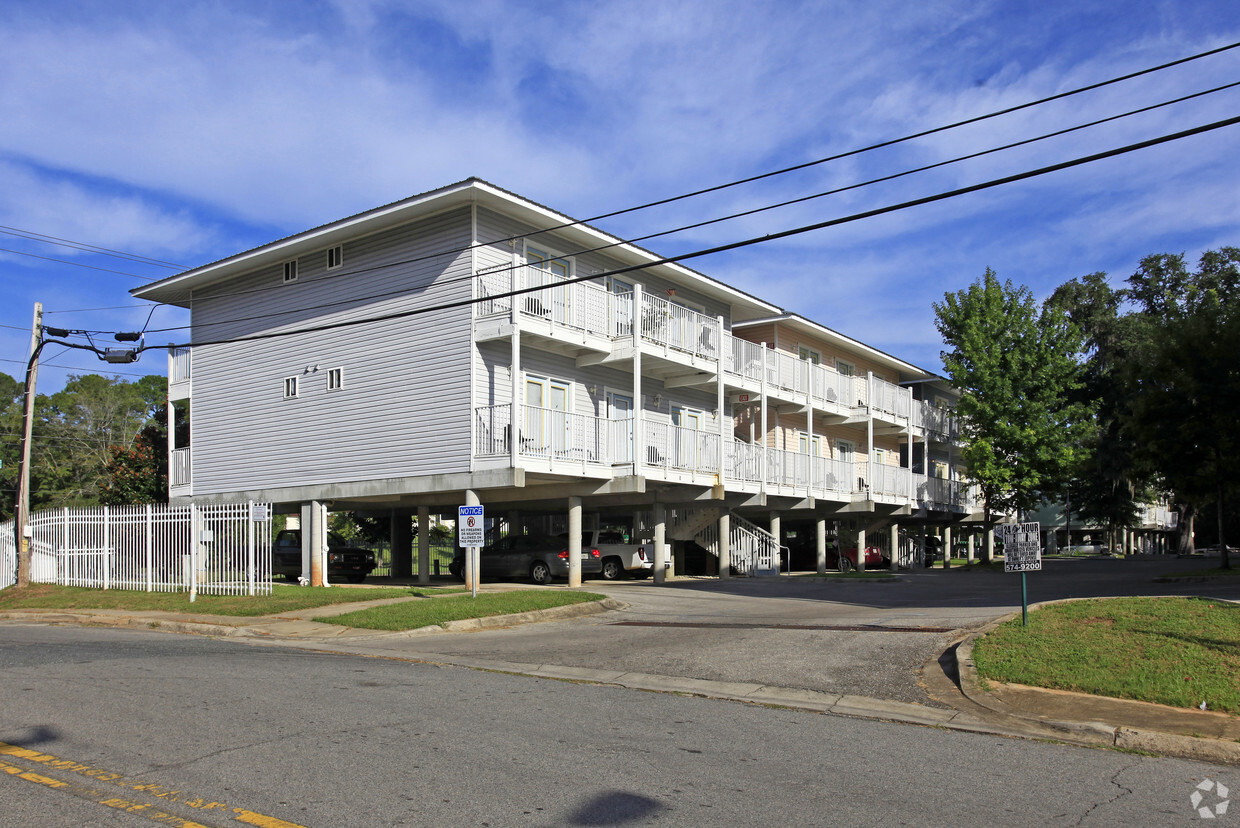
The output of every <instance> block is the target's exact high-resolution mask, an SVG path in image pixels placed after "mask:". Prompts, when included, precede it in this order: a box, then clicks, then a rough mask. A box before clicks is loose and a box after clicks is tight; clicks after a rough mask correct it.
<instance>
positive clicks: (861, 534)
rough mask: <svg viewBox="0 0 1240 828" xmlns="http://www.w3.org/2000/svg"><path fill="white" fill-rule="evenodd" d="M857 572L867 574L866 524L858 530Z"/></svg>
mask: <svg viewBox="0 0 1240 828" xmlns="http://www.w3.org/2000/svg"><path fill="white" fill-rule="evenodd" d="M871 422H873V421H871ZM863 519H864V518H863ZM857 571H858V572H865V524H861V528H860V529H858V530H857Z"/></svg>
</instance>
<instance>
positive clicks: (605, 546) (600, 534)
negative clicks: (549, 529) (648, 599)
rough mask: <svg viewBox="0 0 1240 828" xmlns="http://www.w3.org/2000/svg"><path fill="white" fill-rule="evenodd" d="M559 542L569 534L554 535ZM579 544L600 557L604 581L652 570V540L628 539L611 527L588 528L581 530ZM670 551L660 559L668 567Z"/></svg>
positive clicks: (646, 574)
mask: <svg viewBox="0 0 1240 828" xmlns="http://www.w3.org/2000/svg"><path fill="white" fill-rule="evenodd" d="M556 537H557V538H559V539H560V541H561V542H562V543H565V544H567V543H568V534H567V533H564V534H562V535H557V536H556ZM581 548H582V549H583V550H584V549H597V550H598V552H599V558H600V559H601V567H602V568H601V569H600V570H599V575H601V576H602V578H603V580H605V581H615V580H619V579H620V578H623V577H624V576H625V575H626V574H628V575H629V576H631V577H633V578H649V577H650V576H651V574H653V573H654V542H653V541H642V542H641V543H628V542H626V541H625V536H624V533H623V532H618V531H616V530H612V529H587V530H585V531H584V532H582V533H581ZM671 566H672V558H671V554H670V552H669V554H668V556H667V560H666V561H664V562H663V568H664V569H670V568H671Z"/></svg>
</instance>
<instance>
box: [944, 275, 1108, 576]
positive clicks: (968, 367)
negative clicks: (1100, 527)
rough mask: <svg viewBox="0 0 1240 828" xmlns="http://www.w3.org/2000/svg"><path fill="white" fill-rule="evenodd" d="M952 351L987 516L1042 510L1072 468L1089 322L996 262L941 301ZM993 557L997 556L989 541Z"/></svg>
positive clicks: (950, 362)
mask: <svg viewBox="0 0 1240 828" xmlns="http://www.w3.org/2000/svg"><path fill="white" fill-rule="evenodd" d="M934 310H935V316H936V325H937V327H938V329H939V333H940V334H942V336H943V341H944V343H945V344H946V345H947V346H948V348H949V349H950V350H946V351H944V352H943V354H942V356H943V364H944V367H945V369H946V372H947V376H948V377H949V378H950V379H951V381H952V383H953V385H955V386H956V388H957V389H959V391H960V393H961V398H960V403H959V405H958V406H957V409H956V413H957V416H958V418H959V419H960V421H961V429H962V436H963V439H964V447H963V449H962V457H963V460H964V462H965V464H966V466H967V467H968V474H969V477H970V479H971V480H973V481H974V482H976V483H977V485H978V487H979V488H980V490H981V494H982V499H983V502H984V506H985V512H986V514H985V520H986V522H987V523H988V524H989V523H990V522H991V520H992V516H993V515H994V514H995V513H996V512H1002V511H1014V510H1024V509H1032V508H1033V507H1035V506H1036V505H1038V503H1039V502H1041V501H1042V500H1043V499H1044V497H1045V495H1046V493H1047V492H1048V491H1053V490H1055V489H1057V488H1058V487H1061V486H1062V485H1063V484H1064V482H1065V481H1066V480H1067V478H1068V476H1069V475H1070V472H1071V469H1072V467H1073V464H1074V461H1075V458H1076V455H1077V453H1078V450H1079V449H1078V446H1079V442H1080V439H1081V423H1082V422H1083V420H1084V418H1085V414H1086V411H1087V407H1086V405H1085V404H1084V402H1083V401H1082V400H1081V399H1080V397H1079V395H1078V393H1077V392H1078V391H1079V389H1080V388H1081V386H1082V383H1083V373H1082V368H1081V365H1080V363H1079V361H1078V358H1079V356H1080V355H1081V351H1082V347H1083V344H1084V342H1083V338H1082V335H1081V332H1080V329H1079V328H1078V327H1077V326H1076V325H1074V324H1073V323H1072V322H1071V320H1070V319H1069V318H1068V316H1067V314H1066V313H1065V312H1064V311H1063V310H1062V309H1061V308H1060V307H1058V306H1056V305H1053V304H1049V303H1048V304H1047V305H1045V306H1041V307H1039V305H1038V304H1037V303H1036V302H1035V301H1034V299H1033V295H1032V293H1031V292H1030V291H1029V289H1028V288H1025V287H1019V288H1018V287H1016V286H1014V285H1013V284H1012V283H1011V282H1010V281H1006V282H1000V281H999V279H998V277H997V276H996V274H995V273H994V271H992V270H990V269H989V268H988V269H987V270H986V273H985V274H984V275H983V276H982V278H981V279H979V280H978V281H976V282H974V283H973V284H972V285H971V286H970V287H969V288H968V289H966V290H962V291H958V292H956V293H948V294H946V295H945V296H944V299H943V302H942V303H941V304H939V303H936V304H935V306H934ZM985 557H986V558H987V559H988V558H989V557H990V550H989V549H987V550H986V553H985Z"/></svg>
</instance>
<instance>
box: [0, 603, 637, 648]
mask: <svg viewBox="0 0 1240 828" xmlns="http://www.w3.org/2000/svg"><path fill="white" fill-rule="evenodd" d="M627 606H628V604H626V603H624V602H623V601H618V600H616V599H615V598H604V599H603V600H601V601H587V602H583V603H580V604H569V605H567V606H563V607H551V608H549V609H541V610H530V611H528V612H518V613H513V614H511V615H491V616H487V617H484V618H466V619H462V620H459V621H448V622H447V623H445V624H443V625H437V624H433V625H431V626H428V627H418V628H417V629H412V630H368V629H363V628H358V627H342V626H338V625H336V624H327V623H323V622H321V621H309V620H303V619H292V618H280V617H277V616H259V617H248V616H224V617H227V618H230V619H236V620H237V623H226V622H211V621H197V620H186V619H185V618H177V617H174V615H173V614H170V615H169V617H166V618H165V617H161V616H158V615H154V614H151V615H131V614H128V613H124V612H117V613H116V614H112V613H108V612H59V611H55V612H49V611H46V610H43V611H39V610H8V611H6V612H0V621H19V622H20V621H25V622H36V623H43V624H54V625H77V626H88V627H118V628H127V629H144V630H158V631H161V632H173V633H188V634H191V635H210V636H218V637H221V638H265V639H273V638H282V639H285V640H288V641H314V640H323V641H340V640H348V641H362V640H366V639H372V638H385V637H389V636H417V635H426V634H431V633H442V632H470V631H473V630H483V629H499V628H502V627H515V626H520V625H523V624H536V623H541V622H544V621H563V620H569V619H573V618H584V617H586V616H589V615H597V614H599V613H603V612H608V611H611V610H620V609H624V608H625V607H627ZM281 628H284V631H283V632H281ZM294 628H296V629H299V630H304V631H305V632H304V633H303V634H300V635H299V634H294V633H292V632H290V630H291V629H294Z"/></svg>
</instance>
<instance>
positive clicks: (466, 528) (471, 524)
mask: <svg viewBox="0 0 1240 828" xmlns="http://www.w3.org/2000/svg"><path fill="white" fill-rule="evenodd" d="M456 535H457V545H458V546H482V545H483V544H484V543H485V539H484V537H483V535H484V533H483V531H482V507H481V506H458V507H457V509H456Z"/></svg>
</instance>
